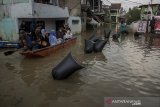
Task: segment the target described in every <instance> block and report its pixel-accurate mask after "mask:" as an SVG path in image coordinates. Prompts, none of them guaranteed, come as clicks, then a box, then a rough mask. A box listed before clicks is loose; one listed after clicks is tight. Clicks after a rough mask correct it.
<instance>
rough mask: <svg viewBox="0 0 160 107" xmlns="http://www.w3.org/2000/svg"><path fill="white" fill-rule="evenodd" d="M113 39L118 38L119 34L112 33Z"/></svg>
mask: <svg viewBox="0 0 160 107" xmlns="http://www.w3.org/2000/svg"><path fill="white" fill-rule="evenodd" d="M112 37H113V39H118V38H119V37H120V34H113V36H112Z"/></svg>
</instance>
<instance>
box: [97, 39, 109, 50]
mask: <svg viewBox="0 0 160 107" xmlns="http://www.w3.org/2000/svg"><path fill="white" fill-rule="evenodd" d="M106 43H107V41H105V40H98V41H97V42H96V43H95V45H94V51H95V52H101V51H102V50H103V48H104V46H105V44H106Z"/></svg>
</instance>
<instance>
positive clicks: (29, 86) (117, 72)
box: [0, 29, 160, 107]
mask: <svg viewBox="0 0 160 107" xmlns="http://www.w3.org/2000/svg"><path fill="white" fill-rule="evenodd" d="M96 33H97V35H99V36H100V35H102V36H103V30H100V29H99V30H97V31H96ZM91 34H92V31H89V32H85V33H82V34H81V35H78V39H77V42H76V44H75V45H74V46H71V47H68V48H66V49H63V50H60V51H58V52H56V53H53V54H52V55H50V56H47V57H43V58H24V57H23V56H21V55H20V54H19V53H18V52H15V53H13V54H12V55H9V56H4V54H3V53H4V52H5V51H6V50H0V107H82V106H83V107H103V106H104V97H114V96H119V97H120V96H121V97H122V96H130V97H131V96H139V97H143V96H160V38H158V37H152V38H151V37H148V36H140V37H138V38H135V37H134V36H133V34H130V35H128V36H122V37H120V38H119V40H116V41H115V40H112V38H110V40H109V42H108V43H107V44H106V46H105V47H104V50H103V52H102V53H92V54H85V53H84V51H83V50H84V39H85V38H88V37H89V36H90V35H91ZM70 51H71V53H72V55H73V57H74V58H75V59H76V60H77V61H78V62H79V63H81V64H82V65H83V66H85V68H84V69H82V70H79V71H77V72H75V73H74V74H73V75H71V76H70V77H69V78H68V79H65V80H60V81H59V80H54V79H53V78H52V76H51V71H52V68H53V67H54V66H56V64H58V63H59V62H60V61H61V60H62V59H63V58H64V57H65V56H66V55H67V53H68V52H70Z"/></svg>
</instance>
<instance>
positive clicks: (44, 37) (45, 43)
mask: <svg viewBox="0 0 160 107" xmlns="http://www.w3.org/2000/svg"><path fill="white" fill-rule="evenodd" d="M41 36H42V37H41V45H42V47H46V46H49V42H48V35H47V32H46V30H45V29H41Z"/></svg>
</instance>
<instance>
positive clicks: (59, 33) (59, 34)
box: [57, 27, 65, 39]
mask: <svg viewBox="0 0 160 107" xmlns="http://www.w3.org/2000/svg"><path fill="white" fill-rule="evenodd" d="M64 35H65V33H64V32H63V28H62V27H61V28H59V30H58V33H57V38H61V39H63V38H64Z"/></svg>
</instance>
